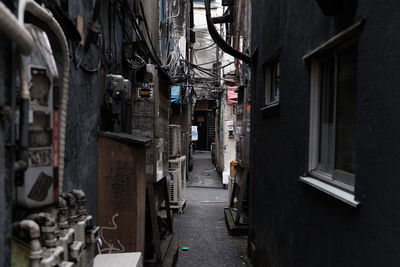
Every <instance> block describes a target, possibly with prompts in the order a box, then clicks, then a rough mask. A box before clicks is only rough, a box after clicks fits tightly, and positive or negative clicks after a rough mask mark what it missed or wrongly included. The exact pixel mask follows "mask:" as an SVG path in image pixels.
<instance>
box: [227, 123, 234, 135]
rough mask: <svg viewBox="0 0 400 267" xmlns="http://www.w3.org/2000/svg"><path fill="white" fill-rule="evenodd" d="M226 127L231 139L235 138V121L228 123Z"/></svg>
mask: <svg viewBox="0 0 400 267" xmlns="http://www.w3.org/2000/svg"><path fill="white" fill-rule="evenodd" d="M226 126H227V128H228V136H229V137H230V138H233V137H235V134H234V131H235V129H234V128H235V127H234V122H233V121H226Z"/></svg>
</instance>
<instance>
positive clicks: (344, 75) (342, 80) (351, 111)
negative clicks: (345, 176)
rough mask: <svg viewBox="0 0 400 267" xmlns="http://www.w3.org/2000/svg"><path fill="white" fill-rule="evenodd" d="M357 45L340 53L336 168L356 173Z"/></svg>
mask: <svg viewBox="0 0 400 267" xmlns="http://www.w3.org/2000/svg"><path fill="white" fill-rule="evenodd" d="M356 72H357V47H355V46H353V47H350V48H347V49H346V50H343V51H342V52H340V53H339V54H338V82H337V93H336V94H337V95H336V98H337V104H336V148H335V150H336V152H335V169H338V170H342V171H346V172H349V173H355V165H356V153H355V151H356V117H357V82H356Z"/></svg>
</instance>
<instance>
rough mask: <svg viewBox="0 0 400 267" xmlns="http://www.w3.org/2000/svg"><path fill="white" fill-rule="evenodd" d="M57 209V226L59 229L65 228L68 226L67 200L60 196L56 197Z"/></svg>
mask: <svg viewBox="0 0 400 267" xmlns="http://www.w3.org/2000/svg"><path fill="white" fill-rule="evenodd" d="M57 210H58V215H57V221H58V226H59V227H60V229H61V230H64V229H67V228H68V227H69V225H68V217H67V212H68V204H67V201H65V199H64V198H62V197H59V198H58V202H57Z"/></svg>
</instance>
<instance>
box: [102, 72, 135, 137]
mask: <svg viewBox="0 0 400 267" xmlns="http://www.w3.org/2000/svg"><path fill="white" fill-rule="evenodd" d="M105 98H106V102H107V104H108V106H109V110H110V111H111V114H112V120H113V129H112V130H113V131H114V132H125V133H130V130H131V110H132V85H131V82H130V81H129V80H128V79H124V77H123V76H122V75H117V74H108V75H107V76H106V96H105Z"/></svg>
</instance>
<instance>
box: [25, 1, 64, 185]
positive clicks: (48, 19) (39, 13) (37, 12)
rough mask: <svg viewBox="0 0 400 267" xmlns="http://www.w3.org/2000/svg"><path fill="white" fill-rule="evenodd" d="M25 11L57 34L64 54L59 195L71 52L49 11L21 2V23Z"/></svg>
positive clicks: (62, 177) (33, 4)
mask: <svg viewBox="0 0 400 267" xmlns="http://www.w3.org/2000/svg"><path fill="white" fill-rule="evenodd" d="M25 11H27V12H29V13H31V14H32V15H33V16H35V17H37V18H39V19H40V20H42V21H43V22H45V23H46V24H47V25H48V26H49V28H50V30H51V31H52V32H53V33H54V34H55V36H56V38H57V40H58V42H59V45H60V48H61V51H62V54H63V58H62V60H63V63H62V69H63V82H62V94H61V107H60V153H59V167H58V177H59V193H61V192H62V191H63V184H64V153H65V128H66V119H67V101H68V84H69V51H68V43H67V39H66V37H65V35H64V32H63V30H62V28H61V27H60V25H59V24H58V22H57V20H56V19H55V18H54V17H53V15H52V13H51V12H50V11H49V10H46V9H44V8H43V7H41V6H40V5H38V4H37V3H35V2H34V1H32V0H21V1H20V2H19V7H18V19H19V21H20V23H23V22H24V15H25Z"/></svg>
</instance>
